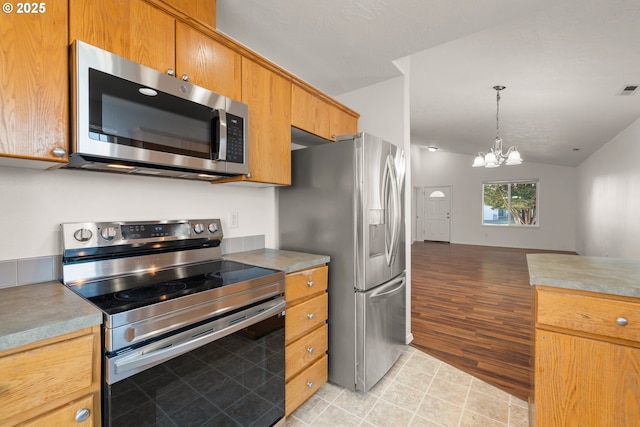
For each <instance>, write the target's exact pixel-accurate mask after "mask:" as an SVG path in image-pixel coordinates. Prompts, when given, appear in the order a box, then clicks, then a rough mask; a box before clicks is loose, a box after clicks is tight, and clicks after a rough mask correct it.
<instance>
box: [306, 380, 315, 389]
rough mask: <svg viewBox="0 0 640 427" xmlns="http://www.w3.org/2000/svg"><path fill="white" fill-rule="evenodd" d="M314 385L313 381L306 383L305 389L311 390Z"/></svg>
mask: <svg viewBox="0 0 640 427" xmlns="http://www.w3.org/2000/svg"><path fill="white" fill-rule="evenodd" d="M314 385H315V384H314V383H313V381H307V387H309V388H313V386H314Z"/></svg>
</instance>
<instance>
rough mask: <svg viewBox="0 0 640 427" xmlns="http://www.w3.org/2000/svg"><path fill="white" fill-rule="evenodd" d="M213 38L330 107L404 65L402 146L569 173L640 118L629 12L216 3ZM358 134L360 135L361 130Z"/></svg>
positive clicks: (609, 3) (567, 6) (592, 5)
mask: <svg viewBox="0 0 640 427" xmlns="http://www.w3.org/2000/svg"><path fill="white" fill-rule="evenodd" d="M216 21H217V25H218V29H219V30H220V31H221V32H223V33H225V34H227V35H229V36H230V37H231V38H233V39H235V40H237V41H238V42H240V43H242V44H244V45H245V46H247V47H249V48H251V49H252V50H254V51H256V52H258V53H260V54H261V55H263V56H265V57H266V58H268V59H270V60H271V61H272V62H274V63H276V64H278V65H280V66H281V67H283V68H285V69H287V70H288V71H290V72H292V73H293V74H295V75H297V76H298V77H300V78H302V79H303V80H305V81H307V82H309V83H310V84H311V85H313V86H315V87H317V88H318V89H320V90H322V91H323V92H325V93H327V94H328V95H331V96H337V95H340V94H342V93H346V92H350V91H353V90H356V89H360V88H362V87H366V86H369V85H372V84H375V83H378V82H381V81H384V80H387V79H390V78H393V77H397V76H400V75H401V73H400V71H399V70H398V69H397V68H396V67H395V66H394V64H393V61H394V60H397V59H401V58H404V57H407V56H408V57H410V61H409V63H410V71H409V79H410V80H409V81H410V105H411V143H412V144H419V145H424V146H428V145H432V146H436V147H438V148H439V149H440V150H442V151H448V152H453V153H461V154H468V155H470V156H473V155H476V154H477V153H478V152H479V151H483V152H486V151H487V150H488V149H489V148H490V146H491V145H492V143H493V139H494V137H495V131H496V93H495V91H494V90H493V86H495V85H504V86H506V89H505V90H504V91H503V92H502V94H501V97H502V99H501V101H500V135H501V136H502V138H503V140H504V144H505V149H506V148H507V147H508V146H510V145H516V146H517V147H518V149H519V151H520V152H521V154H522V156H523V158H524V160H525V162H527V161H530V162H539V163H550V164H557V165H565V166H577V165H579V164H580V163H581V162H582V161H583V160H584V159H586V158H587V157H589V155H591V154H592V153H593V152H594V151H596V150H598V148H600V147H601V146H602V145H603V144H605V143H606V142H608V141H609V140H611V139H612V138H613V137H615V136H616V135H617V134H618V133H620V132H621V131H622V130H623V129H625V128H626V127H627V126H629V125H630V124H631V123H633V121H635V120H636V119H638V117H640V89H638V90H636V91H635V92H634V93H633V94H631V95H628V94H622V90H623V89H624V88H625V87H626V86H629V85H640V1H638V0H584V1H579V0H555V1H554V0H537V1H532V0H456V1H450V0H322V1H311V0H268V1H267V0H217V19H216ZM364 130H366V129H364Z"/></svg>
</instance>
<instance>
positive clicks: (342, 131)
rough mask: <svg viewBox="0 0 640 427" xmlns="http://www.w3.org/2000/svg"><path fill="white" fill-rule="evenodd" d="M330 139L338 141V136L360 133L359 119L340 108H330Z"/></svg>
mask: <svg viewBox="0 0 640 427" xmlns="http://www.w3.org/2000/svg"><path fill="white" fill-rule="evenodd" d="M329 113H330V114H329V117H330V121H329V137H330V139H332V140H334V141H335V139H336V136H340V135H346V134H355V133H358V118H357V117H356V116H353V115H351V114H349V113H347V112H345V111H343V110H341V109H339V108H338V107H336V106H334V105H331V106H330V107H329Z"/></svg>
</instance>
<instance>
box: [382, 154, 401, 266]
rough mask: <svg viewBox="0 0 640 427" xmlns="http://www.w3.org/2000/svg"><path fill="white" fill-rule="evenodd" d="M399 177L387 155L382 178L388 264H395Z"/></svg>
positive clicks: (385, 250)
mask: <svg viewBox="0 0 640 427" xmlns="http://www.w3.org/2000/svg"><path fill="white" fill-rule="evenodd" d="M397 188H398V178H397V176H396V173H395V167H394V165H393V159H392V157H391V155H388V156H387V161H386V162H385V165H384V178H383V180H382V190H383V192H384V198H383V199H384V208H385V211H386V212H385V229H386V230H385V239H384V255H385V258H386V260H387V265H389V266H390V265H391V264H393V261H394V258H395V248H394V246H395V242H396V240H397V239H398V236H397V234H398V227H397V226H396V223H397V216H398V214H397V210H398V208H397V199H398V194H397V192H398V190H397Z"/></svg>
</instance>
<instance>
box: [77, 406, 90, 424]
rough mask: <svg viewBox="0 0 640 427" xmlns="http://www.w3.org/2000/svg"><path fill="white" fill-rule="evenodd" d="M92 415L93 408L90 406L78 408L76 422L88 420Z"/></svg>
mask: <svg viewBox="0 0 640 427" xmlns="http://www.w3.org/2000/svg"><path fill="white" fill-rule="evenodd" d="M90 415H91V410H90V409H88V408H82V409H78V410H77V411H76V422H77V423H81V422H84V421H87V420H88V419H89V416H90Z"/></svg>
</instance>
